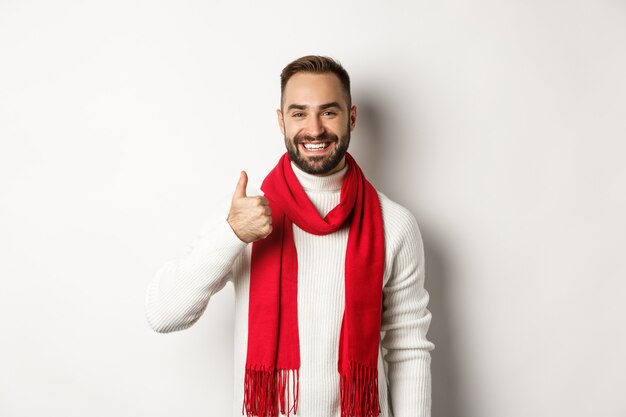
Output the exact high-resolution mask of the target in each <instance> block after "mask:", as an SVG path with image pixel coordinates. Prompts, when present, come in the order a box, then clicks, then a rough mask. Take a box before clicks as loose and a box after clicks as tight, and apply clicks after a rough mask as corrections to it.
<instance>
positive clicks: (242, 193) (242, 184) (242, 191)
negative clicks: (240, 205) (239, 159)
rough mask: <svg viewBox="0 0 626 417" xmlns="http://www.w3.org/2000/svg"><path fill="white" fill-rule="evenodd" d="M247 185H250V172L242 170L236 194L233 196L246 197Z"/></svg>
mask: <svg viewBox="0 0 626 417" xmlns="http://www.w3.org/2000/svg"><path fill="white" fill-rule="evenodd" d="M247 186H248V174H246V171H241V174H240V175H239V182H238V183H237V188H235V194H233V198H237V197H239V198H241V197H246V187H247Z"/></svg>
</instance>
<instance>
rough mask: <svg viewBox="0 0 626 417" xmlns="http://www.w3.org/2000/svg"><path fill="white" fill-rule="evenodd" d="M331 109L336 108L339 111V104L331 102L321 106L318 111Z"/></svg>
mask: <svg viewBox="0 0 626 417" xmlns="http://www.w3.org/2000/svg"><path fill="white" fill-rule="evenodd" d="M331 107H337V108H338V109H340V108H341V105H340V104H339V103H337V102H336V101H333V102H331V103H326V104H322V105H321V106H320V110H326V109H329V108H331Z"/></svg>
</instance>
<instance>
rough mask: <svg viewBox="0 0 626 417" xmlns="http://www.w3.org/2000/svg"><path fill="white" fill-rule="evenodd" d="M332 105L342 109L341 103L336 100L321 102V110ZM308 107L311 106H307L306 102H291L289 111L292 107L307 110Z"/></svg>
mask: <svg viewBox="0 0 626 417" xmlns="http://www.w3.org/2000/svg"><path fill="white" fill-rule="evenodd" d="M331 107H336V108H338V109H340V108H341V105H340V104H339V103H337V102H336V101H332V102H330V103H324V104H320V110H326V109H329V108H331ZM308 108H309V106H307V105H305V104H290V105H289V107H287V111H289V110H291V109H296V110H306V109H308Z"/></svg>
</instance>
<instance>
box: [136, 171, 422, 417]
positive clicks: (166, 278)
mask: <svg viewBox="0 0 626 417" xmlns="http://www.w3.org/2000/svg"><path fill="white" fill-rule="evenodd" d="M292 166H293V168H294V172H295V173H296V176H297V177H298V180H299V181H300V183H301V184H302V186H303V188H304V190H305V191H306V193H307V195H308V196H309V198H310V199H311V202H312V203H313V204H314V206H315V207H316V208H317V210H318V211H319V212H320V215H321V216H322V217H323V216H325V215H326V214H327V213H328V212H329V211H330V210H331V209H332V208H333V207H335V206H336V205H337V204H338V203H339V197H340V190H341V183H342V180H343V177H344V175H345V173H346V168H344V169H343V170H341V171H339V172H337V173H335V174H332V175H330V176H326V177H317V176H314V175H310V174H307V173H305V172H303V171H301V170H299V169H298V168H297V167H296V166H295V165H293V164H292ZM255 194H256V195H258V194H262V192H261V191H260V190H259V189H258V188H257V189H256V190H255V189H254V188H252V187H249V188H248V195H255ZM379 197H380V200H381V207H382V212H383V222H384V225H385V247H386V249H385V250H386V259H385V273H384V277H383V282H384V284H383V285H384V286H383V317H382V325H381V330H382V332H383V333H382V336H383V337H382V339H381V346H382V348H384V350H381V355H380V357H379V365H378V370H379V397H380V406H381V410H382V412H381V416H384V417H387V416H393V417H409V416H410V417H418V416H419V417H429V416H430V408H431V375H430V351H431V350H432V349H433V348H434V345H433V344H432V343H431V342H430V341H428V339H427V338H426V334H427V331H428V327H429V325H430V320H431V314H430V312H429V311H428V309H427V304H428V300H429V296H428V292H427V291H426V290H425V289H424V251H423V245H422V238H421V235H420V232H419V228H418V225H417V222H416V220H415V217H414V216H413V215H412V214H411V213H410V212H409V211H408V210H406V209H405V208H404V207H402V206H400V205H398V204H397V203H394V202H393V201H391V200H389V199H388V198H387V197H386V196H385V195H384V194H382V193H380V192H379ZM227 212H228V208H227V207H224V208H222V209H221V210H218V214H217V215H216V217H215V218H214V219H210V220H209V221H207V222H206V223H205V225H204V226H203V229H202V231H201V232H200V234H199V235H198V236H197V237H196V239H195V241H194V242H193V243H192V244H191V245H189V246H187V247H186V248H185V250H184V251H183V252H182V253H181V255H180V257H178V258H177V259H173V260H171V261H169V262H167V263H166V264H165V265H163V267H161V268H160V269H159V271H158V272H157V273H156V275H155V276H154V278H153V279H152V281H151V282H150V284H149V286H148V289H147V292H146V299H145V306H146V316H147V319H148V322H149V323H150V325H151V327H152V328H153V329H154V330H155V331H157V332H161V333H168V332H174V331H179V330H183V329H186V328H188V327H190V326H191V325H193V324H194V323H195V322H196V321H197V320H198V319H199V318H200V316H201V315H202V313H203V312H204V310H205V309H206V305H207V303H208V301H209V298H210V297H211V295H212V294H214V293H216V292H217V291H219V290H220V289H222V288H223V287H224V285H225V284H226V283H227V282H228V281H232V282H233V284H234V287H235V303H236V307H235V341H234V354H235V357H234V365H235V369H234V372H235V378H234V381H235V387H234V393H235V397H234V403H233V412H232V415H233V416H241V406H242V401H243V376H244V369H245V363H246V346H247V336H248V332H247V319H248V298H249V283H250V281H249V280H250V255H251V248H252V245H247V244H246V243H244V242H242V241H241V240H239V238H238V237H237V236H236V235H235V233H234V232H233V231H232V229H231V228H230V225H229V224H228V222H227V221H226V214H227ZM347 238H348V227H344V228H342V229H340V230H339V231H338V232H336V233H333V234H330V235H324V236H315V235H311V234H308V233H306V232H304V231H302V230H301V229H300V228H298V227H297V226H296V225H294V240H295V244H296V248H297V252H298V330H299V337H300V360H301V365H300V395H299V406H298V415H299V416H302V417H321V416H328V417H339V416H340V407H339V389H338V387H339V373H338V372H337V360H338V346H339V334H340V328H341V320H342V316H343V308H344V303H345V299H344V297H345V292H344V282H345V280H344V261H345V254H346V245H347ZM383 352H384V353H385V354H384V356H383ZM385 368H386V375H387V377H385Z"/></svg>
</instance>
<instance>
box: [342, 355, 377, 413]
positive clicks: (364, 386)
mask: <svg viewBox="0 0 626 417" xmlns="http://www.w3.org/2000/svg"><path fill="white" fill-rule="evenodd" d="M339 384H340V385H339V390H340V393H341V394H340V395H341V417H377V416H379V415H380V404H379V401H378V370H377V369H376V368H372V367H368V366H365V365H361V364H359V363H356V362H354V361H350V374H349V375H343V374H342V375H341V379H340V382H339Z"/></svg>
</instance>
